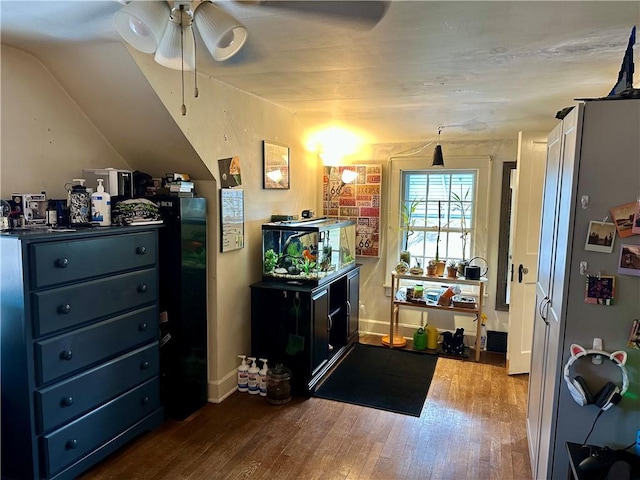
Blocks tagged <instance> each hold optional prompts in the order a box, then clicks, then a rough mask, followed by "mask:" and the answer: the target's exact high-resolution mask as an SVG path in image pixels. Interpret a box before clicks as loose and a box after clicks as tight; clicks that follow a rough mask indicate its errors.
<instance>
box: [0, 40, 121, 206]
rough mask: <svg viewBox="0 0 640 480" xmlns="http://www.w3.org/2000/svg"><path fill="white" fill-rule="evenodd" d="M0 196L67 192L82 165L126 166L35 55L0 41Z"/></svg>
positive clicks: (53, 195) (62, 195) (60, 195)
mask: <svg viewBox="0 0 640 480" xmlns="http://www.w3.org/2000/svg"><path fill="white" fill-rule="evenodd" d="M1 55H2V83H1V85H2V137H1V138H2V146H1V157H0V162H1V163H0V167H1V168H0V198H10V197H11V194H12V193H40V192H41V191H45V192H46V193H47V198H66V196H67V193H66V191H65V189H64V184H65V183H67V182H71V180H72V179H74V178H78V177H81V175H82V169H83V168H101V167H106V166H111V167H115V168H130V167H129V165H128V164H127V162H126V161H125V160H124V159H123V158H122V157H121V156H120V155H119V154H118V152H117V151H115V150H114V149H113V147H112V146H111V145H110V144H109V142H108V141H107V140H106V139H105V138H104V136H103V135H102V134H101V133H100V131H98V130H97V129H96V127H95V126H94V125H93V123H91V121H90V120H89V119H88V118H87V117H86V115H85V114H84V113H83V112H82V110H80V108H79V107H78V105H77V104H76V103H75V102H74V101H73V100H72V99H71V97H70V96H69V95H68V94H67V92H66V91H65V90H64V89H62V87H61V86H60V84H59V83H58V82H57V81H56V79H55V78H53V76H52V75H51V73H50V72H49V70H47V69H46V68H45V67H44V66H43V65H42V64H41V63H40V62H39V61H38V60H37V59H36V58H35V57H33V56H31V55H29V54H27V53H24V52H22V51H20V50H16V49H15V48H11V47H7V46H5V45H2V51H1Z"/></svg>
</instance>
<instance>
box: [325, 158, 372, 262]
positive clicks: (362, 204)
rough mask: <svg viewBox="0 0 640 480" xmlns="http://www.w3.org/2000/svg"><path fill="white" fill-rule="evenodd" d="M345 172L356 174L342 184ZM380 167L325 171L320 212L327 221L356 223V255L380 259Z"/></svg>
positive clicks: (345, 167) (338, 167)
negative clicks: (328, 219) (350, 221)
mask: <svg viewBox="0 0 640 480" xmlns="http://www.w3.org/2000/svg"><path fill="white" fill-rule="evenodd" d="M345 170H348V171H350V172H356V173H357V176H356V177H355V180H353V181H351V182H348V183H347V182H345V180H347V179H348V177H347V176H343V175H344V172H345ZM381 193H382V165H380V164H377V165H348V166H336V167H324V175H323V194H322V210H323V215H324V216H326V217H336V218H340V219H345V220H346V219H352V220H355V221H356V255H357V256H363V257H379V256H380V201H381Z"/></svg>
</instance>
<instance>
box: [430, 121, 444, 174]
mask: <svg viewBox="0 0 640 480" xmlns="http://www.w3.org/2000/svg"><path fill="white" fill-rule="evenodd" d="M440 132H442V127H439V128H438V141H437V143H436V148H435V149H434V150H433V162H432V163H431V166H432V167H444V158H443V156H442V146H441V145H440Z"/></svg>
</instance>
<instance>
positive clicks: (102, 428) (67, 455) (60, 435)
mask: <svg viewBox="0 0 640 480" xmlns="http://www.w3.org/2000/svg"><path fill="white" fill-rule="evenodd" d="M158 408H160V383H159V380H158V379H157V378H154V379H152V380H149V381H148V382H145V383H143V384H142V385H140V386H138V387H136V388H134V389H133V390H131V391H129V392H127V393H125V394H124V395H121V396H119V397H117V398H115V399H113V400H112V401H110V402H108V403H106V404H104V405H103V406H101V407H99V408H97V409H96V410H94V411H92V412H91V413H88V414H87V415H84V416H82V417H80V418H78V419H77V420H75V421H73V422H71V423H69V424H68V425H65V426H64V427H62V428H60V429H58V430H55V431H53V432H51V433H48V434H46V435H43V436H42V437H40V442H41V445H40V446H41V449H42V460H43V466H44V468H45V474H46V476H47V477H49V476H52V475H55V474H56V473H57V472H59V471H60V470H62V469H63V468H64V467H66V466H67V465H69V464H71V463H73V462H74V461H76V460H78V459H80V458H81V457H83V456H85V455H87V454H88V453H90V452H91V451H92V450H94V449H96V448H98V447H99V446H101V445H102V444H104V443H105V442H108V441H109V440H111V439H112V438H114V437H116V436H117V435H118V434H120V433H121V432H122V431H123V430H125V429H126V428H128V427H130V426H131V425H133V424H134V423H136V422H137V421H138V420H141V419H142V418H144V417H146V416H147V415H150V414H151V413H153V412H154V411H155V410H157V409H158Z"/></svg>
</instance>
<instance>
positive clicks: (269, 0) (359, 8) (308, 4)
mask: <svg viewBox="0 0 640 480" xmlns="http://www.w3.org/2000/svg"><path fill="white" fill-rule="evenodd" d="M390 3H391V2H390V1H388V0H387V1H385V0H345V1H327V0H297V1H296V0H291V1H289V0H264V1H261V2H259V4H260V6H265V7H274V8H281V9H288V10H295V11H299V12H305V13H315V14H319V15H326V16H330V17H333V18H341V19H345V20H349V21H354V22H358V23H360V24H362V25H364V26H367V27H369V28H372V27H374V26H375V25H376V24H377V23H378V22H379V21H380V20H382V18H383V17H384V16H385V14H386V13H387V10H388V9H389V4H390Z"/></svg>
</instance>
